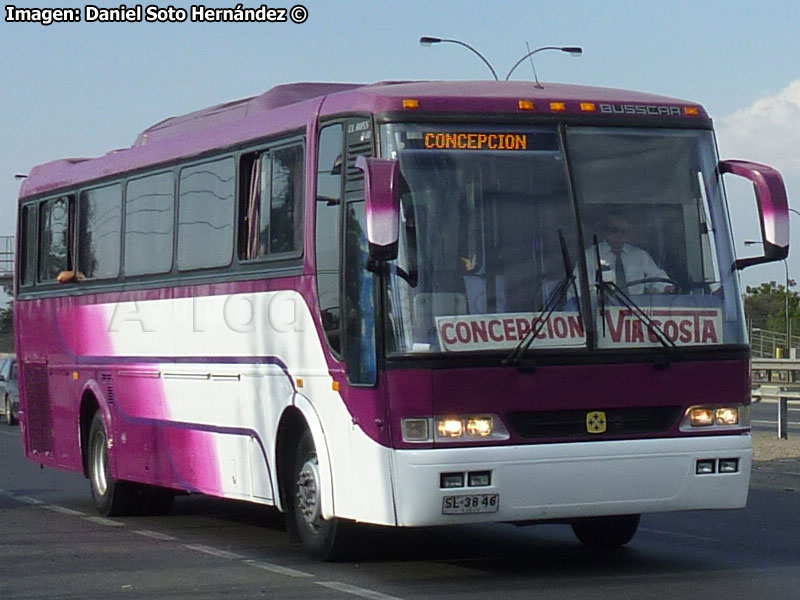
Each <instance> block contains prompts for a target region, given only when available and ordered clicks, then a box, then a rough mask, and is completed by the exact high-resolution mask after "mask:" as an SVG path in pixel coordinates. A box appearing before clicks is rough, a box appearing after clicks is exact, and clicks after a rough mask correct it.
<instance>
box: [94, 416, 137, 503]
mask: <svg viewBox="0 0 800 600" xmlns="http://www.w3.org/2000/svg"><path fill="white" fill-rule="evenodd" d="M87 448H88V456H87V459H88V460H87V464H88V474H89V483H90V485H91V489H92V498H93V499H94V503H95V506H97V509H98V510H99V511H100V512H101V513H102V514H104V515H106V516H109V517H111V516H121V515H126V514H130V513H131V512H132V509H133V505H134V501H135V491H136V490H135V487H134V485H133V484H128V483H126V482H123V481H116V480H115V479H114V478H113V477H112V475H111V465H110V464H109V460H108V433H107V432H106V426H105V423H104V422H103V416H102V415H101V414H100V412H99V411H98V412H96V413H95V415H94V418H93V419H92V426H91V428H90V429H89V443H88V445H87Z"/></svg>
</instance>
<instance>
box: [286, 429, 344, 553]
mask: <svg viewBox="0 0 800 600" xmlns="http://www.w3.org/2000/svg"><path fill="white" fill-rule="evenodd" d="M321 489H322V486H321V479H320V474H319V461H318V460H317V451H316V448H315V447H314V440H313V439H312V437H311V432H309V431H308V430H306V431H305V432H304V433H303V435H302V437H301V438H300V442H299V444H298V445H297V453H296V455H295V461H294V470H293V472H292V481H291V486H290V491H291V494H290V498H289V502H290V506H291V509H290V510H291V518H293V519H294V524H295V526H296V527H297V533H298V534H299V536H300V540H301V541H302V542H303V546H305V548H306V549H307V550H308V551H309V552H310V553H311V554H312V555H313V556H314V557H315V558H319V559H321V560H343V559H345V558H347V557H348V556H349V555H350V553H351V551H352V535H353V527H354V525H353V524H352V523H350V522H348V521H343V520H342V519H336V518H334V519H324V518H323V517H322V495H321Z"/></svg>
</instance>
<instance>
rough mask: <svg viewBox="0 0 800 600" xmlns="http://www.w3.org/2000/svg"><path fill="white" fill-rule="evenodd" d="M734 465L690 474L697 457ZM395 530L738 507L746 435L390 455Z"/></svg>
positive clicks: (746, 466)
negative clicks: (488, 504)
mask: <svg viewBox="0 0 800 600" xmlns="http://www.w3.org/2000/svg"><path fill="white" fill-rule="evenodd" d="M720 459H736V461H737V465H738V470H737V471H736V472H735V473H719V472H718V471H719V469H716V470H715V471H716V472H714V473H713V474H703V475H699V474H697V472H696V470H697V461H699V460H700V461H719V460H720ZM393 460H394V474H395V482H394V483H395V485H394V490H395V500H396V503H395V507H396V514H397V524H398V525H400V526H424V525H443V524H451V523H452V524H455V523H476V522H487V521H535V520H561V519H563V520H568V519H572V518H578V517H591V516H605V515H616V514H639V513H646V512H662V511H675V510H694V509H727V508H741V507H743V506H744V505H745V503H746V502H747V492H748V487H749V482H750V466H751V463H752V439H751V437H750V435H749V434H748V435H730V436H707V437H691V438H689V437H687V438H670V439H654V440H625V441H611V442H586V443H567V444H539V445H524V446H495V447H483V448H479V447H472V448H452V449H434V450H397V451H395V452H394V457H393ZM487 470H488V471H491V485H489V486H486V487H464V488H457V489H441V488H440V481H441V474H442V473H453V472H464V473H465V474H466V473H469V472H473V471H487ZM468 494H499V498H498V500H499V501H498V502H497V511H496V512H486V513H479V514H459V515H445V514H443V508H442V507H443V502H444V498H445V497H447V496H453V495H468Z"/></svg>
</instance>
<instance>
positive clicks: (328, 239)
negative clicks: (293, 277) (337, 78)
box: [315, 123, 343, 354]
mask: <svg viewBox="0 0 800 600" xmlns="http://www.w3.org/2000/svg"><path fill="white" fill-rule="evenodd" d="M342 134H343V127H342V124H341V123H337V124H335V125H329V126H328V127H324V128H323V129H322V131H321V132H320V134H319V157H318V159H317V201H316V203H315V204H316V224H315V244H316V263H317V295H318V296H319V309H320V313H321V318H322V328H323V329H324V331H325V336H326V337H327V339H328V343H329V344H330V346H331V348H332V349H333V350H334V351H335V352H336V353H337V354H338V353H341V351H342V344H341V297H340V294H341V292H340V288H339V272H340V262H339V240H340V239H341V226H342V225H341V219H342V216H341V214H342V152H343V148H342V144H343V135H342Z"/></svg>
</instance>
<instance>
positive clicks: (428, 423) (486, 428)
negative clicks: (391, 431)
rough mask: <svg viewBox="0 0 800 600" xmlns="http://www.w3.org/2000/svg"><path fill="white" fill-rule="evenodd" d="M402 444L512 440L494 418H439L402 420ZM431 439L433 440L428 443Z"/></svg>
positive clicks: (481, 416) (495, 417) (467, 416)
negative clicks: (434, 441)
mask: <svg viewBox="0 0 800 600" xmlns="http://www.w3.org/2000/svg"><path fill="white" fill-rule="evenodd" d="M402 431H403V441H404V442H431V441H433V440H434V439H435V440H436V441H437V442H473V441H496V440H507V439H508V438H509V437H511V436H510V435H509V433H508V429H506V426H505V425H504V424H503V421H502V420H501V419H500V417H498V416H497V415H491V414H489V415H441V416H437V417H432V418H426V417H410V418H405V419H402ZM431 438H433V439H431Z"/></svg>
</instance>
